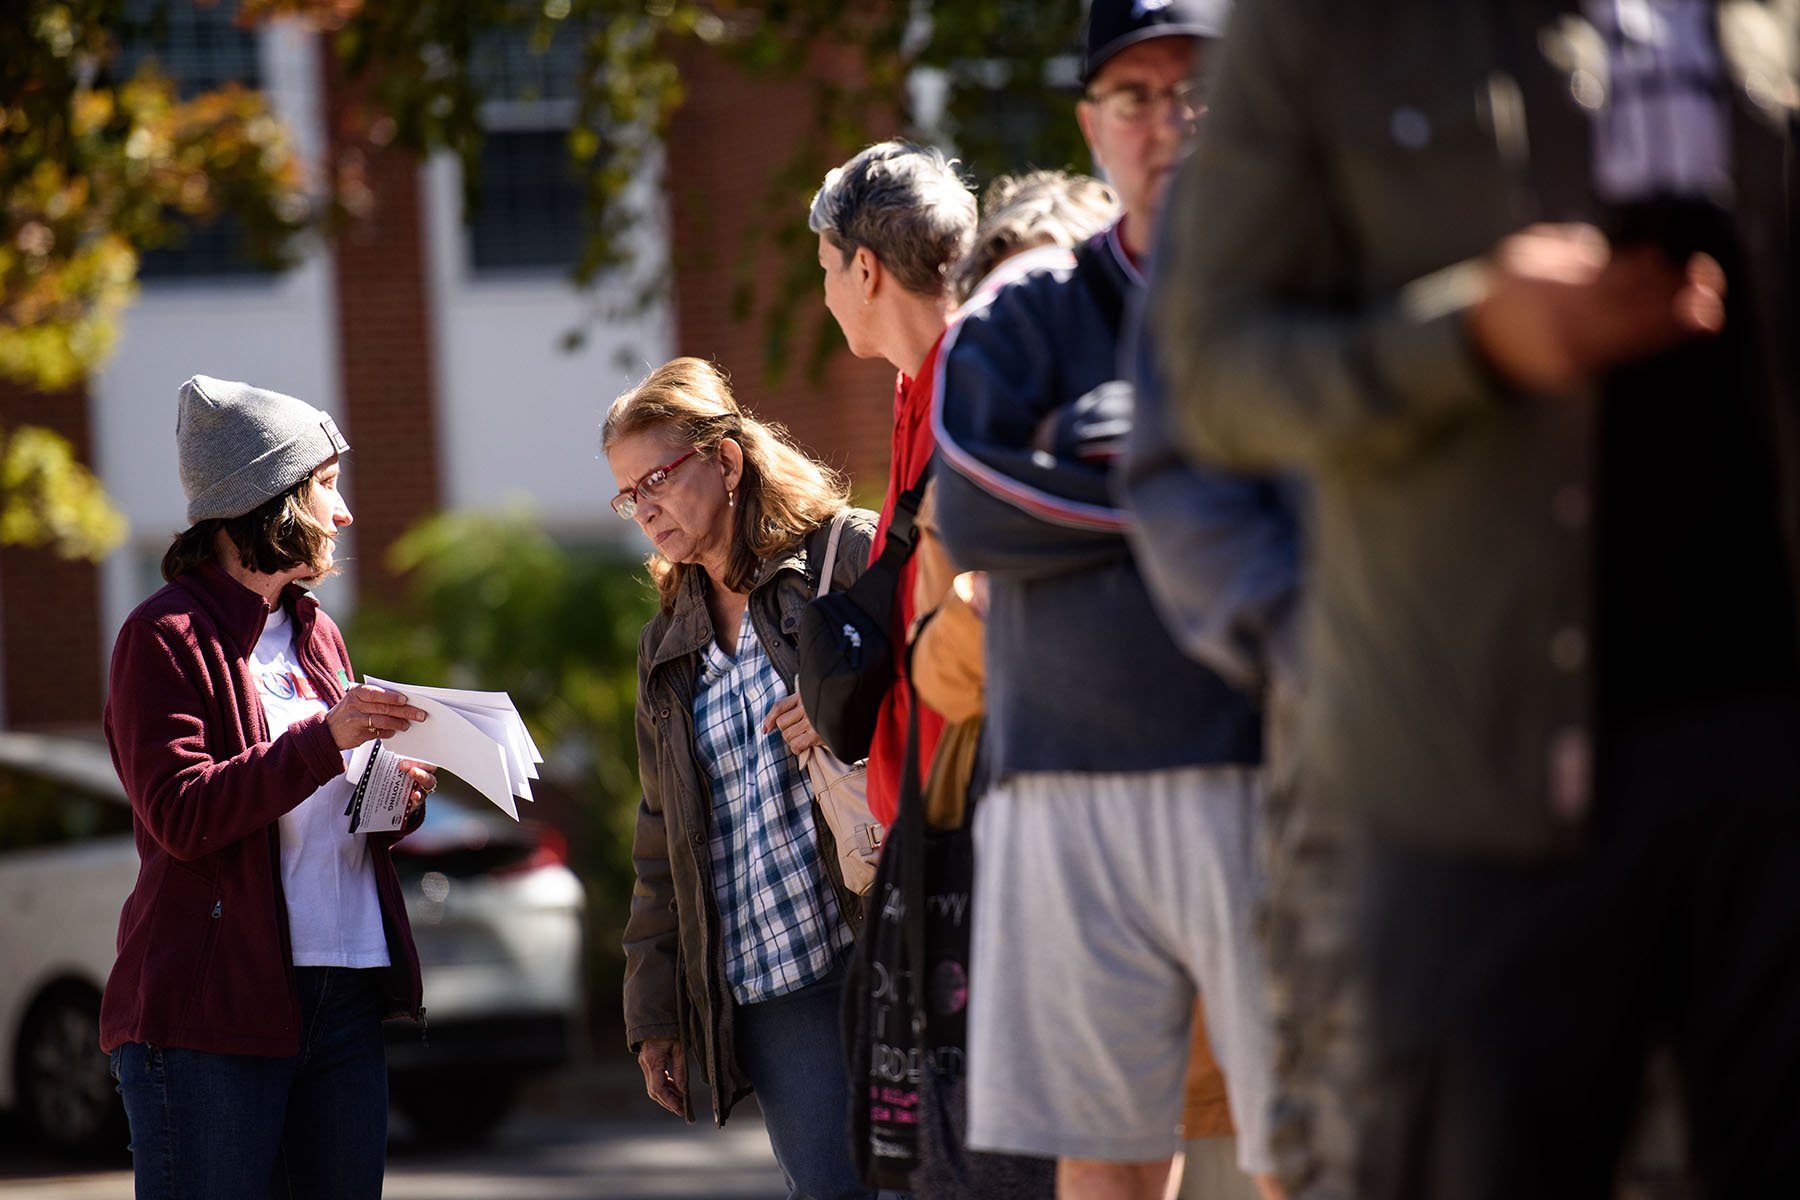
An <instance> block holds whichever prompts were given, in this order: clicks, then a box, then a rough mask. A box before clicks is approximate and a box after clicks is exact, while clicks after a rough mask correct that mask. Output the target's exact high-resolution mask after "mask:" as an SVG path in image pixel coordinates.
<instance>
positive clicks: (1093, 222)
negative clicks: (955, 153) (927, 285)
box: [950, 171, 1119, 304]
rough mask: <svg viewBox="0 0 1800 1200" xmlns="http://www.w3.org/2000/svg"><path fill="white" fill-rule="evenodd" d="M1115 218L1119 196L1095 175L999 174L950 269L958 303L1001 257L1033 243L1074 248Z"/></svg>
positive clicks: (1065, 173)
mask: <svg viewBox="0 0 1800 1200" xmlns="http://www.w3.org/2000/svg"><path fill="white" fill-rule="evenodd" d="M1118 219H1119V196H1118V193H1117V192H1114V191H1113V190H1112V188H1110V187H1108V186H1107V185H1106V184H1104V183H1101V182H1100V181H1099V180H1098V179H1093V178H1090V177H1089V176H1086V175H1071V174H1069V173H1067V172H1065V171H1027V172H1026V173H1025V174H1023V175H1000V176H996V177H995V179H994V181H993V182H992V183H990V184H988V187H987V192H986V193H985V194H984V195H983V196H982V197H981V223H980V224H979V225H977V226H976V227H975V238H974V242H973V243H972V244H971V245H970V247H969V251H968V253H966V254H964V255H963V256H962V258H961V259H960V260H959V261H958V262H957V263H956V265H955V267H954V268H952V270H951V272H950V291H951V295H952V296H954V297H955V299H956V302H957V303H958V304H960V303H962V302H963V301H964V300H967V299H968V298H969V295H970V293H972V292H973V291H974V290H975V287H976V285H977V284H979V283H980V282H981V281H982V280H983V279H985V278H987V274H988V272H989V271H992V270H993V269H994V268H995V267H997V266H999V265H1000V264H1001V263H1002V262H1004V261H1006V260H1007V259H1008V258H1011V257H1012V256H1013V255H1015V254H1017V253H1019V251H1021V250H1028V249H1030V248H1031V247H1033V246H1042V245H1053V246H1068V247H1074V246H1078V245H1080V244H1081V243H1082V242H1085V241H1086V240H1087V239H1088V238H1090V237H1093V236H1094V235H1095V234H1096V233H1099V232H1100V231H1101V230H1102V229H1105V228H1106V227H1107V226H1108V225H1111V224H1112V223H1113V222H1114V221H1116V220H1118Z"/></svg>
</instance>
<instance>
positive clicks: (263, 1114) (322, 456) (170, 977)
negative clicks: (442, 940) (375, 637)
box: [100, 375, 436, 1200]
mask: <svg viewBox="0 0 1800 1200" xmlns="http://www.w3.org/2000/svg"><path fill="white" fill-rule="evenodd" d="M175 440H176V448H177V450H178V452H179V458H180V468H181V485H182V490H183V491H184V492H185V493H186V496H187V518H188V521H189V522H190V525H189V528H188V529H187V530H186V531H184V532H182V533H180V534H177V535H176V537H175V540H174V542H173V543H172V544H171V545H170V547H169V550H168V552H167V553H166V554H165V555H164V556H163V562H162V573H163V578H164V579H166V580H167V581H168V583H167V585H166V586H165V587H163V589H162V590H161V591H159V592H157V593H156V594H155V595H153V596H151V597H150V598H149V599H148V600H146V601H144V603H143V604H141V605H139V606H138V607H137V608H136V609H135V610H134V611H133V612H132V614H131V615H130V616H129V617H127V618H126V620H125V624H124V627H123V628H122V629H120V631H119V638H118V642H117V644H116V646H115V647H114V649H113V656H112V668H111V680H110V691H109V695H108V699H107V704H106V716H105V727H106V740H107V744H108V746H110V747H111V750H112V757H113V763H114V766H115V767H116V768H117V770H118V772H119V778H120V780H121V781H122V782H123V783H124V785H125V794H126V795H127V797H129V799H130V801H131V811H132V825H133V827H134V830H135V832H136V835H137V847H138V856H139V858H140V859H141V863H140V866H139V868H138V879H137V884H136V886H135V887H134V888H133V889H132V893H131V895H130V896H129V897H128V898H127V899H126V901H125V908H124V912H123V913H122V914H121V915H120V918H119V954H118V958H117V960H116V961H115V963H114V965H113V970H112V975H111V977H110V978H109V979H108V980H107V984H106V994H105V997H104V998H103V1000H102V1001H101V1008H100V1041H101V1045H102V1047H103V1048H105V1049H106V1050H108V1051H109V1052H110V1053H111V1055H112V1071H113V1076H114V1077H115V1078H116V1079H117V1080H118V1084H119V1091H120V1093H121V1095H123V1096H124V1099H125V1114H126V1117H127V1119H128V1120H129V1122H130V1125H131V1152H132V1165H133V1171H134V1173H135V1175H136V1178H137V1195H138V1196H139V1197H140V1200H162V1198H173V1197H181V1198H182V1200H243V1198H244V1197H249V1196H281V1197H308V1198H311V1200H373V1198H374V1197H377V1196H379V1195H380V1194H381V1182H382V1175H383V1171H384V1168H385V1163H386V1154H387V1113H388V1102H387V1055H386V1048H385V1042H384V1040H383V1035H382V1029H381V1022H382V1019H383V1018H384V1017H390V1016H407V1017H411V1018H413V1019H414V1020H418V1019H420V1018H421V1017H422V1015H423V1012H424V1010H423V1009H422V1008H421V1006H420V995H419V962H418V955H417V953H416V951H415V950H414V948H413V941H412V932H411V929H410V928H409V927H408V924H407V918H406V907H405V905H404V903H403V902H402V900H401V895H400V881H399V878H398V876H397V875H396V874H395V872H394V867H393V863H392V861H391V860H390V858H389V853H388V851H389V847H390V846H391V845H392V844H393V842H394V841H395V840H396V839H397V837H398V836H400V835H398V834H393V833H388V834H368V833H351V832H350V831H349V821H348V818H347V816H346V811H347V807H348V802H349V800H350V797H351V790H352V787H353V784H352V781H351V780H350V779H349V778H348V777H347V776H346V775H345V772H344V768H345V764H346V762H347V761H348V758H349V754H350V752H351V751H352V750H353V749H354V748H355V747H357V746H359V745H361V744H362V743H364V742H367V741H371V740H373V739H376V738H380V737H382V736H384V735H385V734H388V733H392V732H395V731H398V730H403V729H406V728H408V727H409V725H410V723H411V722H413V721H423V720H424V719H425V713H424V712H423V711H421V710H419V709H417V708H414V707H412V706H410V705H408V704H407V703H406V697H405V696H402V695H399V694H398V693H395V692H392V691H388V690H385V689H382V688H377V687H371V686H368V685H366V684H359V685H353V684H352V682H351V680H352V678H353V674H352V671H351V667H350V656H349V653H348V651H347V650H346V649H345V647H344V640H343V637H342V636H341V635H340V634H339V633H338V628H337V626H336V625H335V624H333V623H332V620H331V618H330V617H328V616H326V615H325V613H324V612H322V611H321V610H320V608H319V604H318V601H317V600H315V599H313V598H312V596H311V595H309V594H308V591H307V588H308V587H309V586H311V585H312V584H314V583H316V582H318V581H319V580H321V579H323V578H324V577H326V576H328V575H330V574H332V573H333V572H334V570H335V568H334V566H333V561H332V560H333V548H334V544H335V542H336V539H337V536H338V534H339V533H340V532H341V531H342V530H343V529H344V528H345V527H347V526H348V525H349V524H350V521H351V517H350V510H349V509H348V508H347V507H346V506H345V504H344V499H343V497H342V496H341V495H339V493H338V479H339V474H340V471H341V469H342V467H341V463H340V461H339V458H340V456H341V455H342V454H344V453H345V452H347V451H348V450H349V449H350V446H349V444H348V443H347V442H345V441H344V439H343V437H342V435H340V434H339V433H338V429H337V425H336V424H335V423H333V421H332V419H331V418H330V417H329V416H327V415H326V414H325V413H323V412H320V411H319V410H318V409H316V408H314V407H312V406H311V405H310V404H306V403H304V402H303V401H300V400H296V399H294V398H293V397H292V396H284V395H281V394H280V393H278V392H271V391H265V390H263V389H261V388H257V387H252V386H250V385H249V384H244V383H231V382H226V381H224V380H219V379H212V378H209V377H207V376H204V375H197V376H195V377H194V378H192V379H190V380H188V381H187V382H186V383H184V384H183V385H182V386H181V389H180V393H179V398H178V407H177V410H176V428H175ZM411 770H412V774H413V782H414V787H413V790H412V793H411V795H410V797H409V812H408V815H407V823H406V825H405V826H404V829H405V830H408V831H409V830H411V829H414V828H417V825H418V823H419V821H420V820H422V819H423V817H424V809H423V805H424V799H425V794H426V793H427V792H430V791H431V790H432V788H433V787H434V786H435V785H436V780H435V777H434V776H433V774H432V773H431V772H430V771H428V770H426V769H423V768H421V767H418V766H414V767H412V768H411Z"/></svg>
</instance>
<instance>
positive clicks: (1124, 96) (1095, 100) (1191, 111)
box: [1087, 79, 1206, 125]
mask: <svg viewBox="0 0 1800 1200" xmlns="http://www.w3.org/2000/svg"><path fill="white" fill-rule="evenodd" d="M1087 99H1088V103H1090V104H1092V105H1093V106H1094V107H1096V108H1098V109H1100V110H1101V111H1102V112H1104V113H1105V114H1106V115H1107V116H1109V117H1111V118H1112V119H1113V120H1115V121H1117V122H1119V123H1120V124H1122V125H1144V124H1147V123H1148V122H1150V121H1151V120H1153V119H1156V118H1159V117H1161V116H1162V114H1164V113H1165V112H1167V111H1169V110H1168V109H1165V108H1164V107H1163V105H1164V104H1165V103H1167V104H1172V105H1174V111H1175V115H1176V116H1178V117H1180V118H1181V120H1183V121H1184V122H1186V123H1187V124H1189V125H1192V124H1193V123H1195V122H1196V121H1198V120H1199V119H1200V118H1201V117H1203V116H1205V115H1206V101H1205V99H1204V98H1203V97H1202V95H1201V92H1200V85H1199V84H1198V83H1196V82H1195V81H1194V80H1192V79H1184V80H1182V81H1181V82H1180V83H1178V84H1176V85H1175V86H1174V87H1170V88H1163V89H1161V90H1159V91H1152V90H1151V89H1150V88H1147V87H1145V86H1143V85H1142V84H1138V83H1128V84H1125V85H1124V86H1123V87H1116V88H1114V89H1113V90H1112V91H1110V92H1089V93H1088V95H1087Z"/></svg>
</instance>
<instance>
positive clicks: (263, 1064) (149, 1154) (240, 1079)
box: [112, 967, 388, 1200]
mask: <svg viewBox="0 0 1800 1200" xmlns="http://www.w3.org/2000/svg"><path fill="white" fill-rule="evenodd" d="M295 974H296V976H297V977H298V981H299V987H300V1017H301V1029H300V1053H298V1054H296V1055H294V1056H292V1057H290V1058H264V1057H260V1056H256V1055H248V1054H209V1053H206V1052H204V1051H200V1050H183V1049H179V1048H176V1047H169V1046H152V1045H146V1044H144V1043H141V1042H132V1043H129V1044H127V1045H124V1046H120V1047H119V1048H118V1049H117V1050H114V1051H113V1053H112V1071H113V1078H115V1079H117V1080H118V1081H119V1094H120V1095H122V1096H124V1097H125V1115H126V1117H127V1118H128V1119H129V1120H130V1122H131V1157H132V1165H133V1169H134V1171H135V1173H136V1176H137V1200H250V1198H253V1197H257V1196H269V1197H279V1198H280V1200H364V1198H367V1200H375V1198H376V1197H379V1196H380V1195H381V1178H382V1173H383V1170H384V1169H385V1167H386V1156H387V1110H388V1095H387V1051H386V1049H385V1046H384V1044H383V1041H382V1033H381V1005H380V993H379V990H378V987H377V984H376V979H375V977H376V976H377V975H378V974H379V972H377V971H356V970H349V969H346V968H342V967H302V968H299V969H297V970H296V971H295Z"/></svg>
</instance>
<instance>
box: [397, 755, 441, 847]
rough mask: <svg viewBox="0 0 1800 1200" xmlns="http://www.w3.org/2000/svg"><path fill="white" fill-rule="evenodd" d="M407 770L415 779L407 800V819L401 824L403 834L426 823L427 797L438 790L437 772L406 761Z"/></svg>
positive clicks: (420, 764) (422, 765) (423, 765)
mask: <svg viewBox="0 0 1800 1200" xmlns="http://www.w3.org/2000/svg"><path fill="white" fill-rule="evenodd" d="M406 769H407V771H408V772H410V773H411V775H412V778H413V786H412V794H411V795H409V796H407V798H406V819H405V820H404V821H403V822H401V824H400V830H401V833H402V834H408V833H411V832H412V831H413V830H415V829H417V828H418V827H419V826H420V825H422V824H424V822H425V797H427V796H429V795H431V793H432V792H434V791H436V790H437V772H436V771H434V770H432V769H431V768H430V767H428V766H426V765H425V764H424V763H422V762H416V761H414V760H412V759H407V760H406Z"/></svg>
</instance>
